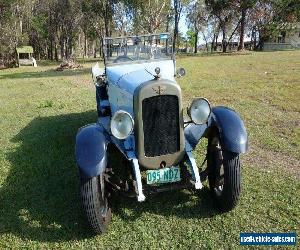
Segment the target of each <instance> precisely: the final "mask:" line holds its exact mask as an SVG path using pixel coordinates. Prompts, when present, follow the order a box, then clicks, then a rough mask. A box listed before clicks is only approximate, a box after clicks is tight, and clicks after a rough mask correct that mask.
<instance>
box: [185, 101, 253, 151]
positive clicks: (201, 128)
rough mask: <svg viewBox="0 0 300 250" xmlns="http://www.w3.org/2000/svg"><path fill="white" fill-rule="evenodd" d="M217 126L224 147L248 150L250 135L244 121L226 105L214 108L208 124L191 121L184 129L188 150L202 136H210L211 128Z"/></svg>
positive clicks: (194, 145)
mask: <svg viewBox="0 0 300 250" xmlns="http://www.w3.org/2000/svg"><path fill="white" fill-rule="evenodd" d="M212 127H217V128H218V131H219V134H220V139H221V143H222V145H223V146H224V148H225V149H226V150H228V151H231V152H234V153H245V152H246V151H247V150H248V135H247V131H246V128H245V126H244V123H243V121H242V120H241V118H240V117H239V115H238V114H237V113H236V112H235V111H234V110H232V109H229V108H226V107H214V108H212V113H211V116H210V117H209V120H208V122H207V123H206V124H202V125H196V124H193V123H190V124H189V125H187V126H186V127H185V129H184V135H185V143H186V146H185V148H186V150H187V151H191V150H193V149H194V148H195V147H196V146H197V144H198V142H199V140H200V139H201V138H202V137H204V136H205V137H208V136H209V133H210V132H209V131H210V128H212Z"/></svg>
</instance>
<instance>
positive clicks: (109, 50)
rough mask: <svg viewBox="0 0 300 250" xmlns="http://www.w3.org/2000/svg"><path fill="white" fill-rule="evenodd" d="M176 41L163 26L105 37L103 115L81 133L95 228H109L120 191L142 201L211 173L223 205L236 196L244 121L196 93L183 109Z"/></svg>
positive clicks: (80, 158)
mask: <svg viewBox="0 0 300 250" xmlns="http://www.w3.org/2000/svg"><path fill="white" fill-rule="evenodd" d="M171 45H172V37H171V36H170V35H169V34H165V33H164V34H152V35H144V36H133V37H129V36H128V37H117V38H110V37H107V38H104V39H103V51H104V65H105V68H104V69H101V68H99V66H98V64H96V65H95V66H94V67H93V68H92V77H93V81H94V84H95V86H96V101H97V111H98V121H97V122H96V123H94V124H89V125H87V126H84V127H83V128H80V129H79V131H78V134H77V136H76V161H77V165H78V168H79V173H80V193H81V198H82V202H83V207H84V210H85V213H86V215H87V219H88V221H89V223H90V225H91V227H92V228H93V230H94V231H95V232H96V233H102V232H104V231H105V230H106V229H107V227H108V224H109V222H110V220H111V216H112V213H111V205H112V204H111V198H110V197H111V194H112V193H113V194H115V193H116V192H117V191H118V192H119V193H122V194H127V195H128V196H132V195H133V196H134V197H136V198H137V200H138V201H139V202H142V201H144V200H145V199H146V197H147V199H148V197H149V195H150V194H152V193H156V192H163V191H168V190H178V189H183V188H188V189H196V190H197V189H201V188H202V187H203V182H204V181H205V180H206V179H208V183H209V187H210V189H211V193H212V197H213V199H215V200H216V204H217V205H218V206H219V208H220V209H221V210H222V211H229V210H231V209H233V208H234V207H235V206H236V204H237V202H238V200H239V196H240V190H241V174H240V171H241V166H240V157H239V155H240V153H244V152H246V151H247V148H248V136H247V132H246V129H245V126H244V124H243V121H242V120H241V118H240V117H239V115H238V114H237V113H236V112H235V111H234V110H232V109H230V108H227V107H223V106H218V107H211V106H210V104H209V102H208V100H207V99H205V98H196V99H194V100H191V101H190V106H189V107H188V108H187V112H185V111H184V107H183V101H182V94H181V88H180V86H179V85H178V84H177V83H176V80H175V79H176V77H181V76H183V75H184V74H185V70H184V69H183V68H180V69H178V70H175V69H176V61H175V58H174V54H173V51H172V46H171ZM185 113H186V114H185ZM204 137H205V138H207V142H208V143H207V148H206V149H207V150H206V152H205V153H206V158H205V160H204V162H203V163H201V164H197V163H196V160H195V158H194V155H193V150H194V149H195V147H196V146H197V144H198V143H199V141H200V140H201V139H202V138H204ZM111 145H113V148H116V149H117V151H119V153H120V154H121V155H122V158H123V159H122V160H120V162H118V163H114V162H113V158H115V157H114V156H111V155H109V153H108V152H109V150H108V148H109V147H110V146H111ZM112 154H113V151H112ZM205 163H207V164H205ZM205 166H207V167H205ZM117 168H121V169H123V170H126V171H125V174H123V176H121V175H119V174H118V170H117ZM123 172H124V171H123ZM126 173H127V174H126ZM172 195H176V192H175V193H172ZM149 199H150V197H149Z"/></svg>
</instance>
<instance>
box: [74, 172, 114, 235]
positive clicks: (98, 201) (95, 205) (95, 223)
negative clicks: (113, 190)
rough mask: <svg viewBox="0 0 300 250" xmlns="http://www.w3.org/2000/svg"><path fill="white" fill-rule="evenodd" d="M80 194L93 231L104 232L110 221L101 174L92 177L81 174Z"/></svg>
mask: <svg viewBox="0 0 300 250" xmlns="http://www.w3.org/2000/svg"><path fill="white" fill-rule="evenodd" d="M80 179H81V181H80V195H81V199H82V203H83V209H84V211H85V213H86V216H87V219H88V221H89V224H90V225H91V227H92V229H93V230H94V232H95V233H97V234H101V233H104V232H105V231H106V230H107V228H108V225H109V223H110V221H111V207H110V204H109V202H108V198H107V194H106V192H105V184H104V183H105V181H104V178H103V176H102V175H99V176H97V177H93V178H85V177H82V176H81V178H80Z"/></svg>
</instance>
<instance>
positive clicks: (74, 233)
mask: <svg viewBox="0 0 300 250" xmlns="http://www.w3.org/2000/svg"><path fill="white" fill-rule="evenodd" d="M95 120H96V112H95V111H88V112H84V113H77V114H67V115H58V116H52V117H39V118H35V119H34V120H32V121H31V122H30V123H29V124H28V125H27V126H26V127H25V128H23V129H22V130H21V131H20V132H19V134H17V135H16V136H15V137H14V138H13V142H15V143H16V144H17V145H18V146H17V147H16V148H15V149H14V150H12V151H11V152H10V153H8V155H7V159H8V160H9V161H10V163H11V169H10V173H9V175H8V177H7V178H6V181H5V182H4V184H3V186H2V188H1V190H0V208H1V216H0V233H5V232H7V233H12V234H14V235H16V236H18V237H21V238H25V239H29V240H35V241H40V242H60V241H68V240H80V239H84V238H89V237H92V236H93V234H92V232H91V230H90V229H89V227H88V224H87V222H86V219H85V217H84V215H83V211H82V208H81V202H80V199H79V195H78V193H79V192H78V191H79V189H78V186H79V183H78V174H77V167H76V163H75V157H74V144H75V135H76V133H77V130H78V128H79V127H81V126H83V125H85V124H88V123H92V122H94V121H95ZM191 197H193V199H197V202H196V203H195V202H189V201H190V199H191ZM195 197H197V198H195ZM162 204H163V206H162ZM188 204H197V205H191V206H190V205H188ZM124 208H126V210H128V209H129V210H130V211H132V213H131V215H128V214H127V213H125V212H124ZM113 210H114V211H113V212H114V213H115V214H118V215H119V216H120V217H121V218H122V220H124V221H129V220H136V219H138V218H139V216H140V215H141V214H143V213H144V212H149V213H157V214H161V215H163V216H166V217H167V216H170V215H172V216H174V215H175V216H178V217H182V218H201V217H211V216H213V215H215V214H216V213H217V212H216V209H215V206H214V204H213V203H212V199H211V198H210V197H209V193H208V191H207V190H204V191H202V192H201V195H200V196H199V197H198V196H191V195H190V194H189V192H187V191H178V192H170V193H163V194H158V195H154V196H152V197H149V198H148V199H147V201H146V202H144V203H138V202H137V201H136V199H133V198H125V197H118V200H117V202H116V200H115V202H114V203H113ZM110 230H113V228H112V227H111V228H110Z"/></svg>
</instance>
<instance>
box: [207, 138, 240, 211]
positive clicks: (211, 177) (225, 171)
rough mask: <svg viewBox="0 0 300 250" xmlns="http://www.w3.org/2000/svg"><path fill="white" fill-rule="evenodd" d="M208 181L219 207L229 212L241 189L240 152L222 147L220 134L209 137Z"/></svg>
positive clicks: (235, 203) (236, 201) (235, 202)
mask: <svg viewBox="0 0 300 250" xmlns="http://www.w3.org/2000/svg"><path fill="white" fill-rule="evenodd" d="M207 164H208V182H209V187H210V189H211V191H212V194H213V196H214V198H215V199H216V201H217V205H218V207H219V208H220V209H221V210H222V211H223V212H227V211H230V210H232V209H233V208H234V207H235V206H236V205H237V203H238V200H239V197H240V191H241V168H240V158H239V154H237V153H233V152H230V151H227V150H225V149H224V148H222V146H221V143H220V140H219V136H218V135H217V136H214V137H212V138H210V139H209V145H208V155H207Z"/></svg>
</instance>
